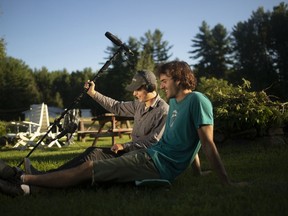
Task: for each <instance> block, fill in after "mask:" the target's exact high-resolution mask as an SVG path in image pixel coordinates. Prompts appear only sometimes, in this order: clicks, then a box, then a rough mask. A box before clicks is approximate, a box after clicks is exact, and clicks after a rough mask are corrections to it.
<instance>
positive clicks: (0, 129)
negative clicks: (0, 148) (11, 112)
mask: <svg viewBox="0 0 288 216" xmlns="http://www.w3.org/2000/svg"><path fill="white" fill-rule="evenodd" d="M4 135H6V122H4V121H0V137H1V136H4Z"/></svg>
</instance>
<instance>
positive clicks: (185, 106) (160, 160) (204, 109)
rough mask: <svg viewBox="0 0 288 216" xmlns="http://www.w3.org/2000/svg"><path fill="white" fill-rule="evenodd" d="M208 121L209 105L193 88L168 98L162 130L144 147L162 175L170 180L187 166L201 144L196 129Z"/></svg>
mask: <svg viewBox="0 0 288 216" xmlns="http://www.w3.org/2000/svg"><path fill="white" fill-rule="evenodd" d="M212 124H213V110H212V105H211V102H210V100H209V99H208V98H207V97H206V96H205V95H204V94H202V93H200V92H196V91H195V92H192V93H190V94H188V95H187V96H186V97H185V98H184V99H183V100H181V101H180V102H177V101H176V100H175V99H174V98H173V99H170V101H169V113H168V117H167V120H166V125H165V132H164V134H163V136H162V138H161V139H160V140H159V142H158V143H156V144H155V145H153V146H151V147H150V148H148V149H147V152H148V154H149V155H150V156H151V158H152V160H153V161H154V163H155V165H156V167H157V169H158V170H159V172H160V175H161V178H162V179H167V180H174V179H175V178H176V177H177V176H178V175H180V174H181V173H182V172H183V171H184V170H185V169H186V168H187V167H188V166H189V164H190V163H191V161H192V160H194V157H195V155H196V153H197V152H198V151H199V149H200V145H201V144H200V141H199V136H198V133H197V129H198V128H199V127H200V126H201V125H212Z"/></svg>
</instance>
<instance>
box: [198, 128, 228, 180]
mask: <svg viewBox="0 0 288 216" xmlns="http://www.w3.org/2000/svg"><path fill="white" fill-rule="evenodd" d="M198 135H199V138H200V141H201V144H202V148H203V151H204V153H205V155H206V157H207V159H208V161H209V163H210V165H211V167H212V168H213V169H214V170H215V171H216V173H217V174H218V176H219V178H220V180H221V182H222V184H223V185H230V184H231V182H230V179H229V178H228V175H227V172H226V170H225V167H224V165H223V163H222V160H221V158H220V155H219V153H218V150H217V147H216V145H215V143H214V141H213V126H212V125H202V126H201V127H200V128H199V129H198Z"/></svg>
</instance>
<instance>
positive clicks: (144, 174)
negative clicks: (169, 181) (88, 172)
mask: <svg viewBox="0 0 288 216" xmlns="http://www.w3.org/2000/svg"><path fill="white" fill-rule="evenodd" d="M159 178H160V174H159V172H158V170H157V168H156V167H155V165H154V163H153V161H152V159H151V157H150V156H149V155H148V153H147V152H146V150H145V149H141V150H137V151H132V152H129V153H126V154H124V155H122V156H121V157H117V158H111V159H106V160H98V161H94V162H93V174H92V184H94V183H97V182H133V181H136V180H143V179H159Z"/></svg>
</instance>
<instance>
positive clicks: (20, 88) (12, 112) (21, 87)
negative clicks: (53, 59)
mask: <svg viewBox="0 0 288 216" xmlns="http://www.w3.org/2000/svg"><path fill="white" fill-rule="evenodd" d="M0 82H1V83H0V110H1V112H0V119H5V120H11V119H16V120H18V119H19V117H20V115H21V112H22V111H24V110H27V109H29V106H30V105H31V104H37V103H39V102H40V93H39V90H38V89H37V85H36V82H35V79H34V76H33V73H32V71H31V69H30V68H29V67H28V66H27V65H26V64H25V63H24V62H23V61H21V60H18V59H15V58H12V57H5V58H2V59H1V61H0Z"/></svg>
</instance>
